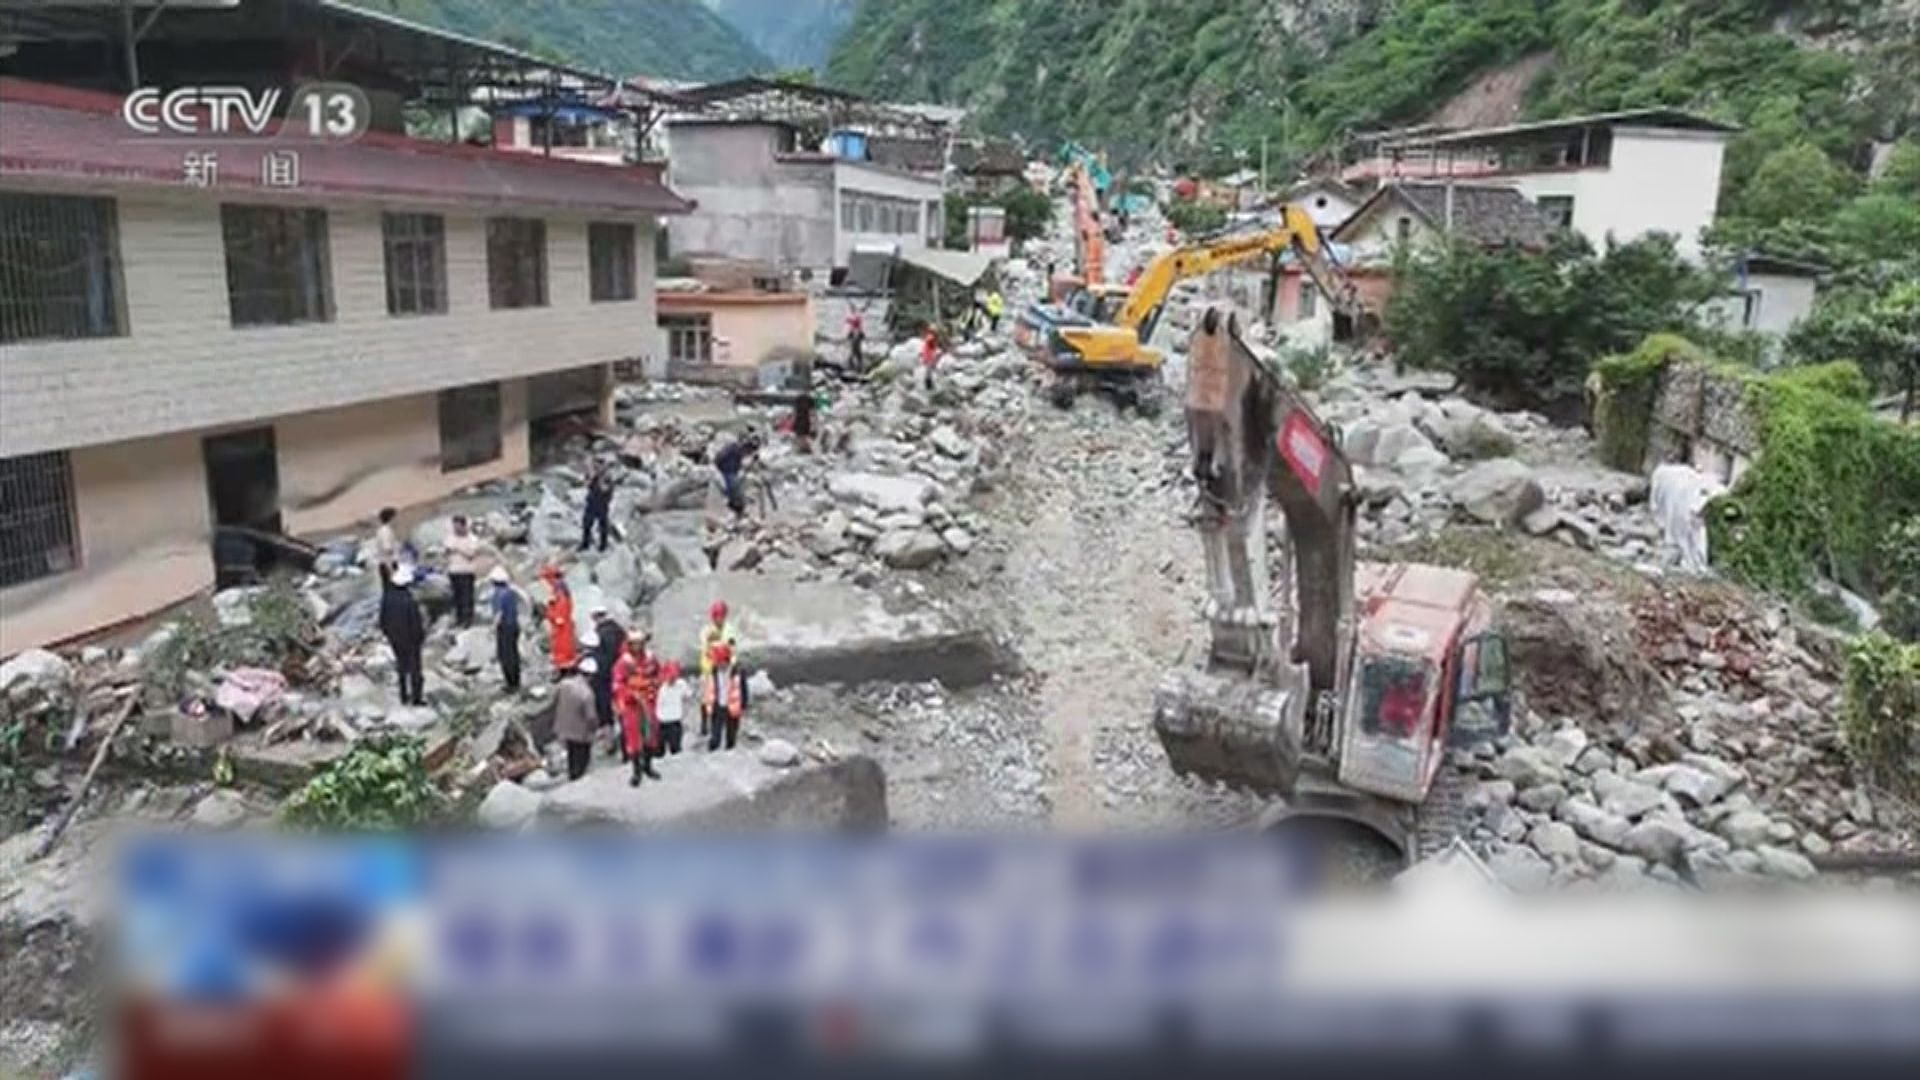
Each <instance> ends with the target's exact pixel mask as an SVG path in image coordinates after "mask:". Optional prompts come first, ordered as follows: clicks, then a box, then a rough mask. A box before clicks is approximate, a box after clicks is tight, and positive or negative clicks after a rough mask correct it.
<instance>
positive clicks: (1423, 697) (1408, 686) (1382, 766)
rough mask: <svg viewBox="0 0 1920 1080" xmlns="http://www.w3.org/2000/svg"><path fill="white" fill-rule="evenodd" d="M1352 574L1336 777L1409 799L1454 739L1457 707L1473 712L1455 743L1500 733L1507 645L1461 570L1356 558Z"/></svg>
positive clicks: (1421, 790) (1475, 585) (1476, 585)
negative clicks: (1350, 652) (1348, 664)
mask: <svg viewBox="0 0 1920 1080" xmlns="http://www.w3.org/2000/svg"><path fill="white" fill-rule="evenodd" d="M1356 578H1357V581H1356V584H1357V585H1358V589H1357V590H1356V591H1357V592H1358V593H1359V609H1360V613H1361V615H1360V632H1359V634H1358V635H1357V637H1356V640H1355V643H1354V656H1353V663H1352V668H1351V672H1352V674H1351V678H1350V680H1349V686H1348V689H1347V694H1346V710H1347V714H1346V716H1345V718H1344V723H1343V724H1342V733H1341V752H1340V755H1339V760H1340V769H1339V778H1340V781H1341V782H1342V783H1344V784H1348V785H1350V786H1352V787H1354V788H1357V789H1359V790H1361V791H1367V792H1371V793H1373V794H1376V795H1385V796H1387V797H1389V798H1396V799H1402V800H1406V801H1409V802H1415V801H1418V800H1419V799H1420V798H1421V797H1423V796H1424V795H1425V793H1426V791H1427V788H1428V786H1429V785H1430V784H1431V783H1432V781H1433V775H1434V773H1435V772H1436V771H1437V770H1438V769H1439V768H1440V761H1441V757H1442V756H1443V755H1444V754H1445V752H1446V748H1447V746H1448V744H1449V742H1451V741H1455V740H1454V738H1453V735H1454V732H1453V722H1454V720H1455V718H1456V714H1457V713H1459V712H1460V711H1461V709H1460V706H1461V705H1462V704H1463V703H1465V704H1468V705H1472V706H1474V707H1475V711H1476V715H1475V716H1474V717H1473V718H1472V719H1471V722H1470V724H1468V725H1467V726H1466V727H1465V728H1463V730H1462V731H1461V732H1460V736H1461V737H1460V739H1459V740H1458V741H1462V742H1465V741H1472V740H1474V739H1478V738H1484V737H1488V736H1489V735H1490V734H1492V733H1497V732H1498V731H1501V730H1504V729H1505V719H1506V717H1505V714H1506V711H1507V705H1506V702H1507V692H1506V683H1505V670H1506V646H1505V643H1504V641H1503V640H1502V639H1501V638H1500V636H1499V635H1498V634H1497V633H1496V632H1494V631H1493V630H1492V629H1491V627H1492V622H1493V610H1492V606H1491V605H1490V604H1489V603H1488V601H1487V598H1486V596H1485V594H1484V593H1482V592H1481V591H1480V582H1479V579H1478V578H1477V577H1475V576H1474V575H1473V574H1471V573H1469V572H1467V571H1465V570H1455V569H1451V568H1448V567H1442V566H1423V565H1418V564H1395V565H1391V566H1385V565H1380V564H1377V563H1362V564H1360V565H1359V567H1358V573H1357V574H1356ZM1495 674H1497V675H1498V678H1497V679H1495V678H1494V677H1493V676H1494V675H1495ZM1462 691H1464V692H1465V693H1464V695H1463V693H1462ZM1489 712H1490V713H1492V714H1493V715H1491V716H1482V715H1479V714H1481V713H1489Z"/></svg>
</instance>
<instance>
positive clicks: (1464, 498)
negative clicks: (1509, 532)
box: [1452, 458, 1547, 525]
mask: <svg viewBox="0 0 1920 1080" xmlns="http://www.w3.org/2000/svg"><path fill="white" fill-rule="evenodd" d="M1452 496H1453V501H1454V503H1455V504H1456V505H1458V506H1459V507H1460V508H1461V509H1462V510H1464V511H1465V512H1466V513H1467V514H1468V515H1469V516H1470V517H1472V518H1474V519H1475V520H1477V521H1481V522H1484V523H1486V524H1488V525H1516V524H1518V523H1519V522H1520V520H1521V519H1522V518H1525V517H1526V516H1527V515H1528V514H1531V513H1532V512H1534V511H1535V510H1537V509H1539V508H1540V506H1541V505H1542V504H1544V503H1545V502H1546V498H1547V496H1546V492H1545V491H1543V490H1542V489H1541V487H1540V482H1539V481H1538V480H1536V479H1534V476H1533V470H1532V469H1530V468H1528V467H1527V466H1526V465H1524V464H1522V463H1520V462H1519V461H1517V460H1515V459H1513V458H1494V459H1493V460H1492V461H1483V462H1481V463H1479V464H1478V465H1475V466H1474V467H1473V468H1471V469H1468V470H1467V471H1466V472H1465V473H1464V474H1462V475H1461V476H1460V478H1459V479H1457V480H1455V481H1454V483H1453V487H1452Z"/></svg>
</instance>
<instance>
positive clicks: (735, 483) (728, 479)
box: [713, 432, 760, 514]
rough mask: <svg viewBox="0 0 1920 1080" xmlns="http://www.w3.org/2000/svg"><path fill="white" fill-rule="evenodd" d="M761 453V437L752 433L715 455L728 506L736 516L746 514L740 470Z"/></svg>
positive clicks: (714, 462)
mask: <svg viewBox="0 0 1920 1080" xmlns="http://www.w3.org/2000/svg"><path fill="white" fill-rule="evenodd" d="M759 451H760V437H759V436H757V435H755V434H754V433H752V432H748V433H746V434H745V435H742V436H740V437H739V438H738V439H735V440H734V441H733V442H730V443H728V444H727V445H726V446H724V447H721V448H720V452H719V453H717V454H715V455H713V467H714V468H716V469H718V470H720V487H721V489H722V490H724V491H725V492H726V493H727V506H728V507H729V508H731V509H732V510H733V512H734V513H736V514H743V513H746V510H747V499H746V496H745V495H744V494H743V493H742V492H741V490H740V470H742V469H744V468H746V467H747V462H748V461H750V460H751V459H752V458H753V455H754V454H756V453H759Z"/></svg>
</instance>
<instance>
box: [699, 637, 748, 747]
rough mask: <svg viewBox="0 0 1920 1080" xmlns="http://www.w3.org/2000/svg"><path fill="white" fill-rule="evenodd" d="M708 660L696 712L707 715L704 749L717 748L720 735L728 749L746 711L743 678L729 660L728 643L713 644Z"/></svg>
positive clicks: (733, 741) (735, 741)
mask: <svg viewBox="0 0 1920 1080" xmlns="http://www.w3.org/2000/svg"><path fill="white" fill-rule="evenodd" d="M712 659H713V674H711V675H709V676H708V677H707V678H706V680H705V683H706V685H705V686H704V687H703V688H702V690H701V696H700V711H701V712H702V713H704V714H706V717H707V749H708V750H718V749H720V743H721V741H722V737H723V736H724V738H725V741H726V745H727V749H729V750H731V749H733V747H734V744H735V743H737V742H738V741H739V739H740V718H741V717H742V716H745V715H746V712H747V680H746V676H745V675H743V674H742V673H741V671H740V667H739V665H737V664H735V663H734V662H733V647H732V646H731V645H728V644H726V643H725V642H720V643H718V644H716V645H714V647H713V649H712Z"/></svg>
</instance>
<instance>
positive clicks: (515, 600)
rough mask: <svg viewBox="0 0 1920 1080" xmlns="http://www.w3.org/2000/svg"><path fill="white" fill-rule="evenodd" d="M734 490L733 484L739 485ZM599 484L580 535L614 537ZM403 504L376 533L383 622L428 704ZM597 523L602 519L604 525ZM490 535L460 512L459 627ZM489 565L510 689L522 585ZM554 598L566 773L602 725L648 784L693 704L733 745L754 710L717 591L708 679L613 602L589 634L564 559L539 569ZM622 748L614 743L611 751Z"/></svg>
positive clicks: (454, 584)
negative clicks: (684, 666) (615, 612)
mask: <svg viewBox="0 0 1920 1080" xmlns="http://www.w3.org/2000/svg"><path fill="white" fill-rule="evenodd" d="M751 438H752V437H751V436H749V438H748V440H742V442H744V443H746V447H745V452H744V453H742V454H741V455H740V457H741V458H742V459H744V458H747V457H750V456H751V454H752V451H753V449H755V448H757V444H756V442H754V441H750V440H751ZM727 464H731V465H732V466H733V475H728V472H729V470H728V469H727V468H726V466H725V465H722V467H721V471H722V475H723V477H724V478H725V479H726V480H727V481H728V486H729V487H736V486H737V482H738V481H737V470H738V468H739V467H740V465H741V461H739V460H735V461H733V462H729V463H727ZM603 475H604V474H603V473H599V472H596V475H595V477H594V480H593V482H592V485H591V486H592V487H601V486H603V484H604V485H605V486H606V487H608V488H610V486H611V485H610V484H606V483H605V481H603V480H602V477H603ZM729 494H730V495H731V494H732V492H730V493H729ZM606 501H610V499H595V497H594V496H593V495H591V494H590V495H589V509H588V512H587V520H586V523H585V526H584V528H583V535H582V540H581V546H582V548H583V549H584V548H585V547H587V546H588V541H587V538H588V536H590V535H591V534H592V533H593V532H596V531H597V532H599V534H600V536H599V539H600V541H601V543H602V544H604V543H605V537H606V529H607V521H606V514H605V511H604V509H600V508H598V507H595V506H594V505H593V503H595V502H602V503H604V502H606ZM394 519H395V513H394V511H392V510H390V509H389V510H382V511H381V512H380V525H379V528H378V529H377V530H376V531H375V533H374V538H373V557H374V564H375V566H376V568H377V569H378V571H379V575H380V588H381V593H380V630H381V633H382V634H383V635H384V636H385V637H386V639H387V643H388V644H389V645H390V646H391V647H392V648H393V657H394V668H395V671H396V674H397V675H398V678H399V684H400V701H401V704H403V705H422V704H425V689H426V688H425V676H424V665H423V663H422V652H423V651H424V647H425V644H426V638H427V620H426V617H425V616H424V614H423V613H422V611H421V608H420V602H419V599H418V598H417V597H416V596H415V595H414V592H413V585H414V581H415V577H416V572H415V570H414V567H413V566H412V564H411V563H410V562H409V561H406V560H405V559H404V558H403V555H404V552H403V546H402V544H401V543H400V541H399V537H398V534H397V533H396V532H395V531H394V527H393V522H394ZM596 526H597V528H596ZM487 546H488V545H485V544H483V543H482V542H481V541H480V540H479V538H478V537H476V536H475V535H474V534H473V532H472V530H471V528H470V527H469V524H468V522H467V520H466V519H465V518H464V517H455V518H454V519H453V528H452V533H451V535H450V536H449V537H448V540H447V543H446V548H447V556H448V557H447V568H446V569H447V578H448V582H449V585H450V587H451V591H452V595H453V608H454V611H453V616H454V622H455V624H456V625H458V626H460V627H468V626H472V625H473V619H474V607H475V600H476V596H475V591H476V589H475V585H476V582H475V576H476V573H475V572H476V570H477V565H478V563H479V561H480V558H481V553H482V551H483V550H484V549H485V548H486V547H487ZM494 554H495V556H496V563H495V565H494V567H493V570H492V571H491V572H490V573H489V574H488V575H487V581H488V583H489V584H490V585H491V586H492V595H491V596H490V597H489V599H488V606H489V608H490V609H491V611H492V613H493V616H494V647H495V657H496V659H497V661H498V662H499V665H500V676H501V681H502V683H503V685H504V686H505V688H506V690H507V692H508V693H517V692H518V691H519V690H520V685H521V683H520V612H521V607H522V602H523V599H524V598H523V596H522V594H521V592H520V590H518V589H517V588H515V587H514V584H513V579H512V576H511V575H510V574H508V573H507V569H506V567H505V566H504V565H500V564H499V563H498V561H497V555H498V553H497V552H495V553H494ZM540 578H541V580H542V581H543V582H544V583H545V584H546V587H547V592H548V594H549V596H550V597H551V599H549V600H548V602H547V604H546V605H545V609H544V611H543V612H542V618H543V620H544V621H545V623H546V628H547V643H548V644H547V649H548V654H549V655H550V656H551V658H552V661H553V668H554V673H555V676H556V686H557V692H558V693H557V697H556V701H555V708H554V734H555V735H556V736H557V737H558V738H559V739H560V740H561V742H562V744H564V745H565V747H566V752H567V779H569V780H578V779H579V778H580V777H581V776H583V775H585V774H586V771H587V766H588V764H589V763H590V761H591V758H592V748H593V743H594V740H595V739H596V738H597V737H599V736H600V735H602V734H603V733H604V734H605V735H607V736H608V742H609V745H610V747H617V748H618V749H619V751H620V754H621V756H622V757H623V758H624V759H625V760H627V761H628V762H630V763H631V764H632V766H633V775H632V778H631V780H630V781H629V782H630V783H632V784H633V785H635V786H638V785H639V783H640V780H641V778H642V777H647V776H651V777H654V778H656V779H657V778H658V777H659V775H660V774H659V773H658V772H656V771H655V770H654V768H653V761H654V759H655V758H657V757H661V756H664V755H667V754H678V753H679V752H680V749H681V746H682V744H683V742H684V740H685V730H684V725H685V723H686V717H687V713H688V711H689V709H690V708H691V707H693V706H694V705H695V704H696V701H695V699H696V697H697V706H698V708H699V711H700V737H701V738H704V739H706V740H707V749H709V750H719V749H722V748H723V747H724V748H726V749H729V750H731V749H733V747H734V746H735V744H736V743H737V742H738V741H739V738H740V721H741V719H742V718H743V717H744V716H745V715H746V711H747V679H746V672H745V670H744V668H743V666H742V663H741V656H740V638H739V634H738V633H736V632H735V630H734V625H733V623H732V622H730V621H729V620H728V618H727V605H726V603H725V602H724V601H715V602H714V604H713V607H712V609H711V611H710V612H709V618H710V621H709V622H708V623H707V624H706V625H704V626H703V627H702V628H701V631H700V645H699V683H698V685H697V686H695V685H692V684H690V682H689V680H688V679H687V678H686V677H685V676H684V674H683V672H682V671H681V667H680V664H679V662H678V661H676V660H666V659H662V658H661V657H660V656H658V655H657V654H655V653H654V652H653V650H652V648H651V644H652V636H651V635H650V634H648V633H647V632H646V631H636V632H634V633H632V634H629V633H628V632H627V630H626V629H625V628H624V627H622V626H621V625H620V624H619V623H618V622H615V621H614V620H613V618H612V616H611V615H609V614H608V612H607V611H606V609H604V608H595V609H594V610H592V611H590V612H589V613H588V614H589V615H591V616H592V618H593V632H592V634H590V635H589V636H588V638H587V640H586V641H585V642H581V641H580V640H578V638H577V636H576V634H575V631H574V606H573V591H572V589H570V588H569V587H568V585H567V581H566V578H565V577H563V576H562V575H561V573H560V568H559V567H557V566H553V565H548V566H546V567H544V568H543V569H542V570H541V571H540ZM610 752H611V751H610Z"/></svg>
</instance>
